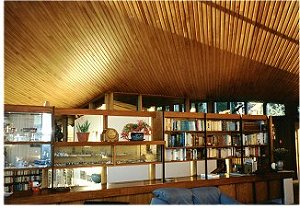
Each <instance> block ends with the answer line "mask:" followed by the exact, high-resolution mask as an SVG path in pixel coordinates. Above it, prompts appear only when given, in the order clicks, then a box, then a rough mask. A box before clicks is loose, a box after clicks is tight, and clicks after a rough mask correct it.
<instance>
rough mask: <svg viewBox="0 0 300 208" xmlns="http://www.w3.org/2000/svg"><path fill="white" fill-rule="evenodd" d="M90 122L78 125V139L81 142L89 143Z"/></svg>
mask: <svg viewBox="0 0 300 208" xmlns="http://www.w3.org/2000/svg"><path fill="white" fill-rule="evenodd" d="M90 124H91V123H90V122H88V121H85V122H84V123H82V124H80V123H78V124H77V125H76V129H77V139H78V141H79V142H87V141H88V139H89V134H90V132H89V128H90Z"/></svg>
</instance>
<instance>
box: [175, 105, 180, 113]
mask: <svg viewBox="0 0 300 208" xmlns="http://www.w3.org/2000/svg"><path fill="white" fill-rule="evenodd" d="M179 111H180V105H178V104H177V105H174V112H179Z"/></svg>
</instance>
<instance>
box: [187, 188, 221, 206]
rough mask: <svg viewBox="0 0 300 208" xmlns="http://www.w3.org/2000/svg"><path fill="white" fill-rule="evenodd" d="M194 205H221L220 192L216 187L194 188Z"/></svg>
mask: <svg viewBox="0 0 300 208" xmlns="http://www.w3.org/2000/svg"><path fill="white" fill-rule="evenodd" d="M192 192H193V203H194V204H220V203H221V202H220V190H219V189H218V188H216V187H200V188H193V189H192Z"/></svg>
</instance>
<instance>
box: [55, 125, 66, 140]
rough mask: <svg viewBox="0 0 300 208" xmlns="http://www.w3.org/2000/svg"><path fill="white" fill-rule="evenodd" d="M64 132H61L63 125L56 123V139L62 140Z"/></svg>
mask: <svg viewBox="0 0 300 208" xmlns="http://www.w3.org/2000/svg"><path fill="white" fill-rule="evenodd" d="M63 138H64V134H63V133H62V132H61V127H60V126H59V125H58V124H57V123H55V141H57V142H62V141H63Z"/></svg>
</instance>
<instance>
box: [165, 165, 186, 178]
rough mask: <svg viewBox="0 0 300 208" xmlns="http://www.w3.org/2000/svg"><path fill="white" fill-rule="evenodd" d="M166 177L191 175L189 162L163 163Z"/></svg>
mask: <svg viewBox="0 0 300 208" xmlns="http://www.w3.org/2000/svg"><path fill="white" fill-rule="evenodd" d="M165 174H166V178H173V177H185V176H191V173H190V162H172V163H166V165H165Z"/></svg>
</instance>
